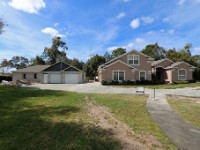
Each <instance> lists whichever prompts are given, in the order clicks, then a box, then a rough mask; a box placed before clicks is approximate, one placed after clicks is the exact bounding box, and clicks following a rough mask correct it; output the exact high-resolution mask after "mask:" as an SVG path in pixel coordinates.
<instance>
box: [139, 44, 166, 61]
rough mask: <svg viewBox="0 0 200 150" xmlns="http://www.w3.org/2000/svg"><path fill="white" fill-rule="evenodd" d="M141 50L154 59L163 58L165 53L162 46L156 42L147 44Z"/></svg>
mask: <svg viewBox="0 0 200 150" xmlns="http://www.w3.org/2000/svg"><path fill="white" fill-rule="evenodd" d="M141 52H142V53H144V54H146V55H148V56H150V57H152V58H154V59H155V60H159V59H163V58H165V54H166V50H165V49H164V48H163V47H160V46H159V45H158V43H155V44H149V45H147V46H146V47H145V48H144V49H143V50H142V51H141Z"/></svg>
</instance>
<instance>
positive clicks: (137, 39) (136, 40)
mask: <svg viewBox="0 0 200 150" xmlns="http://www.w3.org/2000/svg"><path fill="white" fill-rule="evenodd" d="M135 43H137V44H141V43H144V39H142V38H136V39H135Z"/></svg>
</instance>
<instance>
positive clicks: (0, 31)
mask: <svg viewBox="0 0 200 150" xmlns="http://www.w3.org/2000/svg"><path fill="white" fill-rule="evenodd" d="M4 26H5V23H4V22H3V20H2V19H1V18H0V34H2V33H3V28H4Z"/></svg>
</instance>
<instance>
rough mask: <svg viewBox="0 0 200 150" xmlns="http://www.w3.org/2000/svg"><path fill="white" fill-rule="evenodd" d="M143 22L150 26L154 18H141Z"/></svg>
mask: <svg viewBox="0 0 200 150" xmlns="http://www.w3.org/2000/svg"><path fill="white" fill-rule="evenodd" d="M141 20H142V21H143V22H144V23H146V24H150V23H153V22H154V18H152V17H141Z"/></svg>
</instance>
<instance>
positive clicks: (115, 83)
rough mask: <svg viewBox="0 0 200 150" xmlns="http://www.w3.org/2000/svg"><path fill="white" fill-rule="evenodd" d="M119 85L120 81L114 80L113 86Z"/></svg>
mask: <svg viewBox="0 0 200 150" xmlns="http://www.w3.org/2000/svg"><path fill="white" fill-rule="evenodd" d="M118 84H119V81H117V80H112V84H111V85H118Z"/></svg>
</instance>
